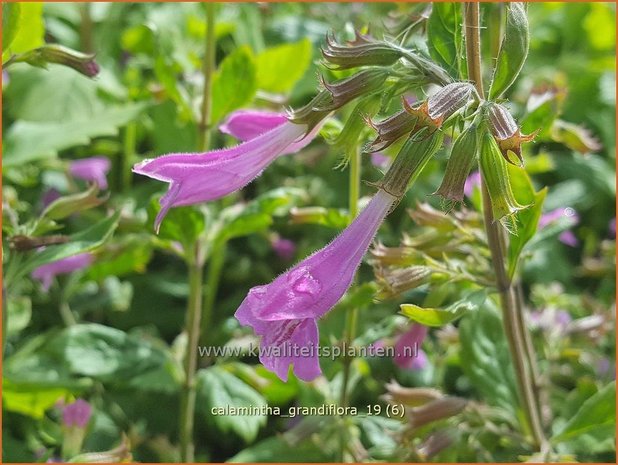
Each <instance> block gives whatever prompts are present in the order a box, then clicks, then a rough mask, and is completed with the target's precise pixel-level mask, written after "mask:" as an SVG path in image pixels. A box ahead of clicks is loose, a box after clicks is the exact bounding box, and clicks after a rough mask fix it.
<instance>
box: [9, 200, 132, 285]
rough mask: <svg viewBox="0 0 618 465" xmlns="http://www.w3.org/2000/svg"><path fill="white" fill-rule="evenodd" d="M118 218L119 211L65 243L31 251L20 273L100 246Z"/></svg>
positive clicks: (28, 271) (74, 235)
mask: <svg viewBox="0 0 618 465" xmlns="http://www.w3.org/2000/svg"><path fill="white" fill-rule="evenodd" d="M119 219H120V211H118V212H116V213H115V214H113V215H111V216H110V217H108V218H105V219H104V220H102V221H100V222H98V223H97V224H95V225H94V226H92V227H90V228H88V229H86V230H85V231H81V232H78V233H76V234H73V235H71V236H69V242H67V243H66V244H62V245H54V246H49V247H47V248H46V249H45V250H43V251H41V252H33V253H32V254H31V256H30V257H29V258H28V259H27V260H26V261H25V263H24V264H23V265H22V267H21V268H20V274H21V275H22V276H23V275H26V274H28V273H30V272H31V271H32V270H34V269H35V268H36V267H38V266H41V265H44V264H46V263H51V262H55V261H57V260H61V259H63V258H67V257H72V256H73V255H77V254H79V253H83V252H88V251H90V250H94V249H96V248H97V247H100V246H101V245H102V244H103V243H104V242H105V241H106V240H107V239H109V237H110V236H111V235H112V234H113V232H114V230H115V229H116V226H117V225H118V220H119Z"/></svg>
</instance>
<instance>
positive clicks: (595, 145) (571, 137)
mask: <svg viewBox="0 0 618 465" xmlns="http://www.w3.org/2000/svg"><path fill="white" fill-rule="evenodd" d="M551 137H552V139H553V140H555V141H556V142H561V143H563V144H564V145H566V146H567V147H568V148H570V149H573V150H575V151H577V152H579V153H582V154H587V153H593V152H598V151H599V150H601V148H603V146H602V145H601V143H600V142H599V141H598V140H597V139H595V138H594V137H593V136H592V134H591V133H590V131H588V130H587V129H584V128H583V127H581V126H578V125H577V124H573V123H567V122H566V121H562V120H561V119H557V120H555V121H554V123H553V124H552V126H551Z"/></svg>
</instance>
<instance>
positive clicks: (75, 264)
mask: <svg viewBox="0 0 618 465" xmlns="http://www.w3.org/2000/svg"><path fill="white" fill-rule="evenodd" d="M93 260H94V256H93V255H92V254H90V253H88V252H86V253H80V254H77V255H73V256H72V257H67V258H63V259H61V260H58V261H55V262H51V263H46V264H45V265H41V266H39V267H38V268H35V270H34V271H33V272H32V277H33V278H34V279H37V280H39V281H41V284H42V285H43V290H44V291H46V292H47V291H48V290H49V287H50V286H51V284H52V280H53V279H54V277H56V276H57V275H59V274H67V273H72V272H73V271H77V270H81V269H82V268H86V267H87V266H88V265H90V264H91V263H92V261H93Z"/></svg>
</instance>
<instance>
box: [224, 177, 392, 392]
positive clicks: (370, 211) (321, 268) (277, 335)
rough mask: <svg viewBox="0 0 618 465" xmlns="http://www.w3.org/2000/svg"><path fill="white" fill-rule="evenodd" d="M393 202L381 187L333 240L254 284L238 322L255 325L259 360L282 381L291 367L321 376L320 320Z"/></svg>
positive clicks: (309, 376) (307, 378)
mask: <svg viewBox="0 0 618 465" xmlns="http://www.w3.org/2000/svg"><path fill="white" fill-rule="evenodd" d="M395 200H396V198H395V197H393V196H392V195H390V194H388V193H387V192H385V191H384V190H381V189H380V190H379V191H378V192H377V193H376V194H375V196H374V197H373V199H372V200H371V201H370V202H369V204H368V205H367V207H365V209H364V210H363V211H362V212H361V214H360V215H359V216H358V217H357V218H356V219H355V220H354V221H353V222H352V224H350V225H349V226H348V227H347V228H346V229H345V230H344V231H343V232H342V233H341V234H339V236H337V237H336V238H335V240H333V242H331V243H330V244H329V245H327V246H326V247H324V248H322V249H320V250H318V251H317V252H315V253H314V254H312V255H311V256H310V257H308V258H306V259H305V260H303V261H302V262H300V263H298V264H297V265H295V266H294V267H292V268H291V269H289V270H288V271H286V272H285V273H283V274H282V275H280V276H279V277H278V278H276V279H275V280H274V281H272V282H271V283H270V284H266V285H264V286H257V287H254V288H252V289H251V290H250V291H249V294H248V295H247V297H245V299H244V300H243V302H242V303H241V304H240V307H239V308H238V310H236V313H235V316H236V318H237V319H238V321H239V322H240V324H241V325H243V326H251V327H252V328H253V330H254V331H255V333H256V334H258V335H259V336H262V340H261V350H260V361H261V362H262V364H263V365H264V366H265V367H266V368H267V369H269V370H271V371H273V372H274V373H276V374H277V376H279V378H281V379H282V380H284V381H286V380H287V377H288V371H289V368H290V365H293V367H294V373H295V374H296V376H298V377H299V378H300V379H302V380H305V381H311V380H312V379H314V378H316V377H317V376H319V375H320V373H321V370H320V364H319V360H318V354H317V345H318V326H317V319H318V318H320V317H321V316H323V315H324V314H326V313H327V312H328V311H329V310H330V309H331V308H332V307H333V306H334V305H335V304H336V303H337V302H338V301H339V299H341V297H342V296H343V294H345V292H346V291H347V290H348V288H349V287H350V284H351V283H352V279H353V278H354V274H355V273H356V270H357V268H358V266H359V265H360V262H361V260H362V258H363V256H364V255H365V252H366V251H367V249H368V247H369V244H370V243H371V241H372V240H373V237H374V236H375V234H376V232H377V230H378V228H379V226H380V224H381V223H382V221H383V220H384V218H385V216H386V215H387V213H388V211H389V209H390V208H391V206H392V205H393V203H394V202H395ZM277 352H279V353H277Z"/></svg>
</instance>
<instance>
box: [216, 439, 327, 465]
mask: <svg viewBox="0 0 618 465" xmlns="http://www.w3.org/2000/svg"><path fill="white" fill-rule="evenodd" d="M333 460H334V456H333V455H329V454H328V452H327V451H326V450H325V449H324V448H321V447H317V446H316V445H315V444H314V443H313V442H312V441H311V440H309V439H307V440H304V441H302V442H301V443H300V444H299V443H294V444H291V443H290V441H289V440H286V438H285V437H282V436H281V435H279V436H272V437H270V438H268V439H265V440H263V441H261V442H259V443H257V444H256V445H254V446H252V447H248V448H246V449H244V450H242V451H241V452H239V453H238V454H236V455H235V456H233V457H232V458H230V459H228V460H227V461H228V462H231V463H269V462H270V463H277V462H280V463H281V462H289V463H295V462H305V463H311V462H314V463H320V462H321V463H324V462H332V461H333Z"/></svg>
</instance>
